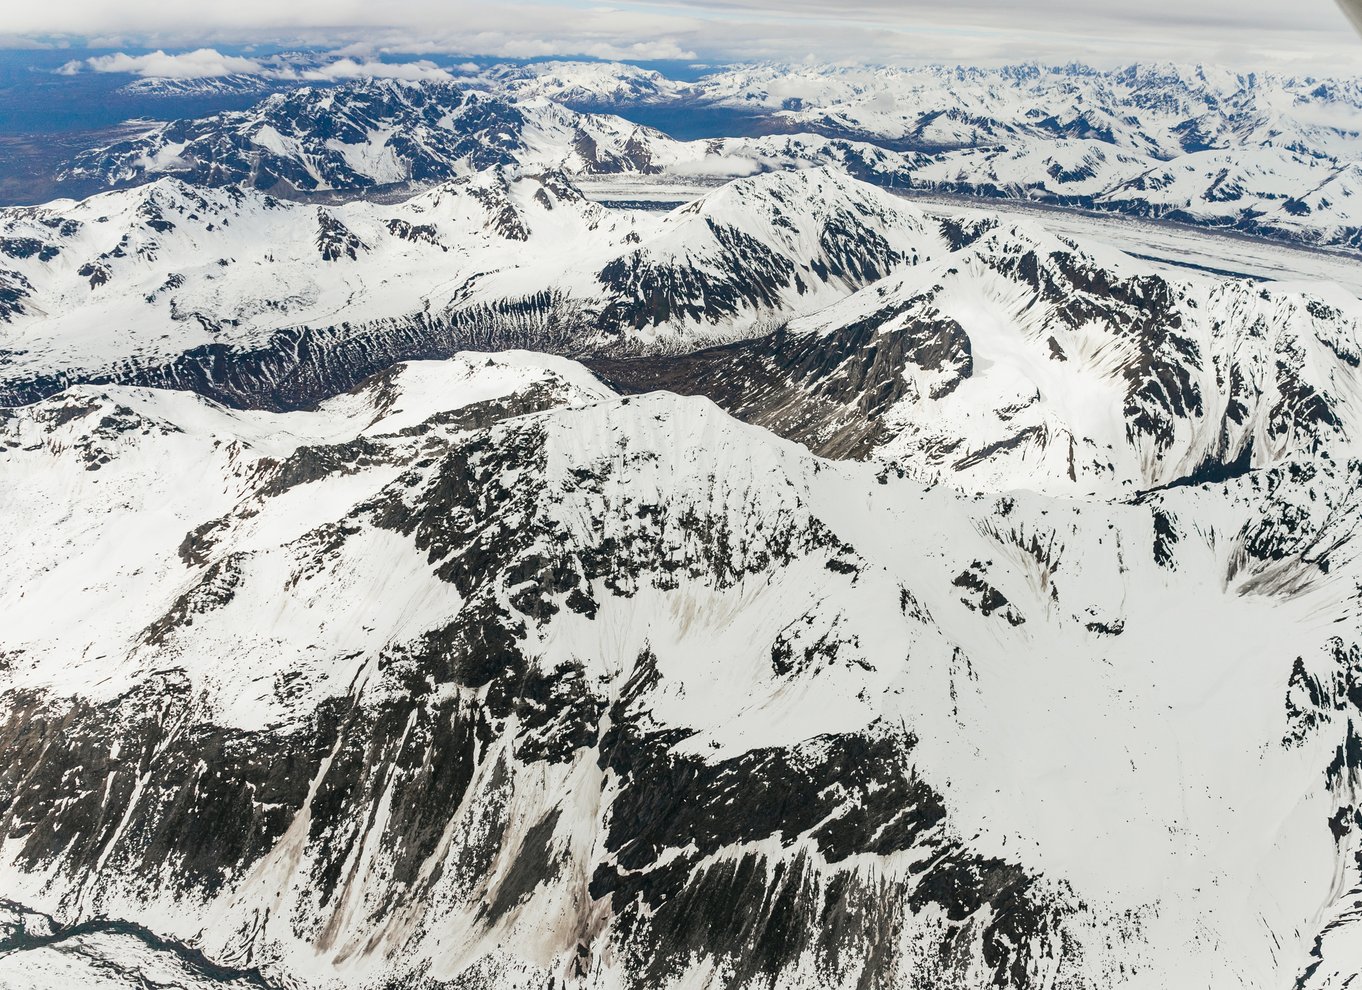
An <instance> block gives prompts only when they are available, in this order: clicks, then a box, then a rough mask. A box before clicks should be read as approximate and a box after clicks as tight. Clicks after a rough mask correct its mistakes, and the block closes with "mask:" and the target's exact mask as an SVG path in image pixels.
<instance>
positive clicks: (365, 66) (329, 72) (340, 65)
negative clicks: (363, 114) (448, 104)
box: [299, 58, 454, 82]
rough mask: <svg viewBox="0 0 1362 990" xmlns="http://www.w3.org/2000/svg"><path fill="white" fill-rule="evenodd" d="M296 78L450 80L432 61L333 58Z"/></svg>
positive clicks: (316, 79)
mask: <svg viewBox="0 0 1362 990" xmlns="http://www.w3.org/2000/svg"><path fill="white" fill-rule="evenodd" d="M299 78H302V79H309V80H314V81H318V82H323V81H330V80H336V79H401V80H405V81H408V82H448V81H449V80H451V79H453V78H454V77H453V76H452V75H451V74H450V73H449V72H447V71H446V70H444V69H442V68H440V67H439V66H438V65H436V64H435V63H434V62H427V61H419V62H375V61H372V60H370V61H365V62H357V61H355V60H354V59H352V58H342V59H337V60H336V61H334V62H328V63H326V64H325V65H323V66H321V67H319V68H316V69H308V70H307V71H305V72H303V73H301V74H300V76H299Z"/></svg>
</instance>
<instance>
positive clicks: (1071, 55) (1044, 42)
mask: <svg viewBox="0 0 1362 990" xmlns="http://www.w3.org/2000/svg"><path fill="white" fill-rule="evenodd" d="M0 21H3V27H4V30H6V31H8V32H10V33H11V34H21V35H26V36H29V37H40V38H45V39H48V40H50V39H52V38H59V37H63V36H67V37H79V38H90V37H92V36H102V37H103V38H104V39H105V40H106V41H108V40H113V39H122V40H119V41H118V42H117V44H118V45H120V46H132V45H161V46H172V45H173V46H177V47H179V46H185V47H187V46H192V45H204V44H216V45H219V46H223V45H227V44H246V43H252V42H258V43H270V44H276V45H312V46H326V47H331V48H340V46H346V47H345V48H343V49H341V53H342V57H345V58H351V59H354V60H355V61H356V62H358V63H359V64H361V65H363V64H368V63H369V62H371V61H372V60H373V59H374V58H376V56H377V55H378V54H380V53H382V54H393V53H408V54H422V53H425V54H430V53H437V52H438V53H442V54H453V55H463V56H467V55H491V56H499V57H512V58H513V57H522V58H525V57H537V56H544V55H558V56H571V55H594V56H598V57H601V58H607V59H629V60H648V59H682V60H690V59H693V58H701V59H704V60H705V61H710V62H713V61H727V60H735V59H764V58H769V59H779V60H782V61H788V60H791V59H800V58H803V57H804V56H805V55H806V54H809V53H813V54H814V55H815V57H816V58H817V59H818V60H820V61H837V60H843V59H852V60H856V61H859V62H886V63H906V62H924V61H935V62H957V61H977V62H1002V61H1013V62H1015V61H1022V60H1027V59H1037V60H1043V61H1067V60H1070V59H1078V60H1085V61H1092V62H1096V63H1098V64H1107V65H1110V64H1118V63H1128V62H1131V61H1137V60H1149V59H1168V60H1178V61H1207V62H1223V63H1226V64H1231V65H1244V66H1255V65H1257V66H1264V67H1273V66H1281V65H1285V66H1289V67H1296V68H1301V69H1304V70H1307V71H1313V72H1322V71H1326V70H1327V69H1329V68H1342V69H1344V70H1345V71H1349V72H1356V71H1358V66H1359V63H1362V58H1360V57H1359V56H1362V43H1359V42H1358V40H1357V38H1356V37H1355V36H1354V34H1353V32H1352V31H1351V29H1350V27H1349V25H1348V21H1347V19H1346V18H1345V17H1344V16H1343V14H1342V13H1340V11H1339V10H1338V8H1337V7H1336V5H1335V4H1334V3H1333V2H1332V0H1302V2H1299V3H1283V2H1282V0H1140V2H1138V3H1120V2H1116V0H611V3H610V5H609V6H604V5H600V4H599V0H502V2H498V3H488V2H486V0H387V2H385V3H382V4H376V3H373V2H371V0H288V2H281V0H231V2H227V0H213V2H200V3H193V4H167V3H165V2H164V0H120V2H119V3H117V4H111V3H108V2H107V0H60V2H55V3H46V4H41V3H29V4H20V3H17V2H16V3H11V4H9V5H7V9H6V10H5V12H4V14H3V15H0Z"/></svg>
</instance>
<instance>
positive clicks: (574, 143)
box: [58, 63, 1362, 249]
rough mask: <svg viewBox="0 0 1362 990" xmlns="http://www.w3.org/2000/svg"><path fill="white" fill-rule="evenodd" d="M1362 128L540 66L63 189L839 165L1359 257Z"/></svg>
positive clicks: (1308, 85)
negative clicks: (715, 134)
mask: <svg viewBox="0 0 1362 990" xmlns="http://www.w3.org/2000/svg"><path fill="white" fill-rule="evenodd" d="M239 84H243V83H239V81H238V82H233V83H232V85H234V86H236V85H239ZM168 85H169V84H168ZM175 85H178V84H175ZM796 93H797V94H799V95H797V96H796V95H793V94H796ZM569 106H573V107H577V109H576V110H573V109H569V108H568V107H569ZM661 106H665V107H669V108H671V109H672V110H673V111H676V112H680V109H681V108H686V107H697V108H700V107H705V108H715V107H718V108H728V109H730V110H733V111H735V112H736V111H738V110H742V111H743V112H744V113H745V114H746V116H744V117H743V118H741V126H740V127H739V130H741V131H743V132H744V133H742V134H736V135H729V136H725V137H723V138H714V139H707V140H701V141H676V140H673V139H671V138H669V137H667V136H666V135H665V134H664V133H662V132H661V131H659V130H657V129H655V128H651V127H644V126H639V125H635V124H630V123H628V122H627V121H626V120H624V119H622V118H621V117H619V116H616V115H615V114H625V115H628V114H629V113H631V112H633V113H635V114H636V115H637V114H640V113H644V112H645V111H647V110H648V109H649V108H657V107H661ZM604 108H609V109H610V110H611V111H612V113H601V112H599V111H601V110H602V109H604ZM1360 126H1362V87H1359V85H1358V84H1357V83H1356V82H1355V81H1316V80H1309V79H1288V78H1280V77H1276V76H1258V75H1253V74H1248V75H1232V74H1227V73H1215V72H1211V71H1209V70H1206V69H1200V68H1198V69H1176V68H1174V67H1158V66H1154V67H1138V66H1137V67H1132V68H1129V69H1125V70H1121V71H1119V72H1094V71H1093V70H1090V69H1086V68H1084V67H1077V66H1076V67H1068V68H1064V69H1040V68H1036V67H1023V68H1012V69H1002V70H992V71H985V70H944V69H929V70H915V71H891V70H879V71H866V70H857V71H852V70H790V69H789V68H788V67H758V68H747V69H735V70H728V71H724V72H718V73H715V74H713V75H711V76H707V77H705V78H704V79H703V80H701V81H700V82H697V83H675V82H672V81H670V80H667V79H665V78H663V77H661V76H659V75H658V74H657V73H654V72H647V71H644V70H640V69H637V68H634V67H629V66H621V65H611V64H594V63H581V64H578V63H544V64H537V65H533V66H528V67H516V68H502V69H493V70H489V71H487V72H484V73H482V74H481V75H479V76H476V77H472V78H470V79H469V80H460V81H456V82H448V83H426V84H410V83H396V82H378V83H373V82H370V83H351V84H346V85H343V86H337V87H323V88H308V87H304V88H296V89H290V91H289V92H287V93H280V94H275V95H272V96H269V97H267V98H266V99H265V100H264V101H263V102H262V103H260V104H259V105H258V106H256V107H255V108H253V109H251V110H248V111H243V112H229V113H223V114H219V115H216V116H211V117H207V118H202V119H196V120H186V121H177V122H174V123H171V124H165V125H160V126H156V127H152V128H149V129H148V130H147V131H146V132H145V133H144V134H142V135H140V136H134V137H131V138H129V139H126V140H122V141H119V142H118V143H115V144H112V145H108V146H103V147H97V148H91V149H89V150H88V151H85V152H83V153H81V154H79V155H77V156H76V157H75V158H74V159H72V160H71V161H69V162H68V163H67V164H65V165H64V166H62V167H61V168H60V169H59V170H58V179H59V180H60V181H61V182H64V183H66V184H68V185H69V186H70V187H71V188H73V189H82V190H88V189H94V188H101V187H111V186H125V185H129V184H134V183H137V182H143V181H150V180H152V179H154V178H156V177H157V176H159V175H167V174H168V175H176V176H178V177H180V178H184V179H186V180H188V181H192V182H196V183H200V184H208V185H224V184H233V183H243V182H244V183H247V184H251V185H254V186H255V187H257V188H261V189H270V190H273V191H275V192H276V193H277V194H278V193H289V192H295V191H297V192H309V191H317V190H328V191H338V192H342V193H344V192H357V191H360V190H366V189H371V188H373V187H375V186H410V185H412V184H417V185H420V184H427V183H430V182H436V181H441V180H443V179H447V178H450V177H452V176H454V175H457V174H461V171H467V170H468V169H470V168H471V169H478V168H482V167H486V166H487V165H488V164H511V163H517V164H520V165H522V166H524V167H527V168H531V169H542V168H546V167H551V168H560V169H564V170H567V171H569V172H575V173H584V174H590V173H602V172H607V173H608V172H618V173H641V174H662V175H670V176H693V175H696V174H701V175H711V176H727V175H741V174H746V173H750V172H752V171H755V170H761V169H769V168H785V167H793V166H802V165H805V164H808V163H809V162H813V163H818V164H823V163H836V164H838V165H839V166H840V167H842V168H843V169H844V170H846V171H847V172H848V173H849V174H851V175H854V176H856V177H858V178H861V179H865V180H867V181H872V182H875V183H877V184H880V185H884V186H888V187H893V188H896V189H900V190H905V191H910V190H911V191H919V192H930V193H936V194H946V195H955V196H968V197H984V198H1002V199H1016V200H1021V201H1025V202H1034V203H1043V204H1048V205H1052V206H1057V207H1061V208H1074V209H1084V210H1097V211H1103V212H1110V213H1114V214H1120V215H1126V216H1136V217H1142V218H1148V219H1155V220H1172V221H1178V222H1181V223H1188V224H1194V225H1205V226H1212V227H1218V228H1225V229H1230V230H1235V231H1241V232H1245V233H1250V234H1254V235H1262V236H1267V237H1273V238H1280V239H1285V240H1289V241H1293V242H1298V243H1304V244H1311V245H1318V246H1329V247H1340V248H1347V249H1354V248H1357V247H1358V246H1359V244H1362V217H1360V216H1359V214H1358V208H1357V207H1356V206H1355V204H1356V203H1357V202H1359V200H1358V198H1357V195H1356V194H1358V193H1359V192H1362V185H1360V184H1359V183H1360V180H1359V175H1360V173H1359V166H1358V165H1357V162H1358V161H1362V134H1360V133H1359V127H1360ZM758 132H768V133H765V134H763V133H758Z"/></svg>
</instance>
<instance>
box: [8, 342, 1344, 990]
mask: <svg viewBox="0 0 1362 990" xmlns="http://www.w3.org/2000/svg"><path fill="white" fill-rule="evenodd" d="M940 363H942V364H943V365H944V364H945V363H948V362H944V361H943V362H940ZM1349 401H1351V400H1349ZM1336 407H1337V408H1340V410H1341V405H1339V404H1338V402H1337V401H1336ZM1349 408H1351V407H1350V406H1349ZM1336 415H1337V417H1338V418H1339V419H1340V420H1342V419H1344V418H1345V413H1344V412H1343V411H1339V412H1338V413H1336ZM0 431H2V432H0V436H3V440H0V447H2V448H3V454H2V455H0V471H3V474H4V479H3V480H4V486H5V489H4V490H5V491H6V493H7V505H8V510H7V511H6V513H5V514H4V516H3V519H2V520H0V544H2V545H3V550H4V553H5V559H6V560H7V561H8V564H7V567H8V572H9V577H8V578H7V579H6V581H5V583H4V587H3V595H4V599H3V605H2V607H3V608H4V612H5V614H6V615H7V616H8V617H9V619H8V620H7V623H6V629H5V633H4V638H3V645H4V652H3V663H2V664H0V699H2V700H0V706H2V707H0V746H3V748H4V751H5V752H7V753H11V754H14V757H15V758H14V759H12V760H9V761H7V763H6V764H5V767H4V769H3V770H0V793H3V794H4V795H5V806H4V843H3V855H4V866H3V869H4V880H5V889H6V890H7V891H9V892H11V896H12V897H14V898H15V899H16V900H17V901H18V902H20V903H22V904H24V905H26V909H27V910H28V911H29V912H39V911H40V912H43V913H44V914H45V915H47V916H49V917H50V918H51V919H52V920H50V921H44V920H42V918H41V917H40V916H39V915H37V914H33V913H30V914H28V915H24V914H23V910H22V909H18V908H15V909H13V911H14V913H15V915H16V916H17V920H15V921H14V922H13V923H12V924H10V925H9V928H8V929H7V931H8V934H7V935H6V936H5V938H6V941H4V942H0V964H3V966H7V967H11V968H12V969H11V971H18V972H39V971H42V970H41V967H44V966H46V967H49V969H50V968H51V967H52V966H55V965H61V966H65V967H68V969H66V970H64V971H67V972H78V971H80V970H78V969H75V968H74V967H77V966H78V965H87V964H88V965H95V963H90V959H91V958H98V957H99V953H104V956H105V957H111V958H114V959H116V960H121V961H120V962H119V965H120V966H122V967H123V968H124V969H125V970H127V971H129V972H136V971H137V967H136V966H135V965H133V964H131V963H129V960H130V959H134V960H137V959H142V958H144V957H145V958H146V959H151V960H154V961H155V962H156V965H162V966H167V967H169V966H171V965H172V963H173V964H174V965H175V966H178V967H179V969H177V970H176V973H177V974H179V975H177V976H176V977H175V979H177V980H180V981H181V982H180V984H179V985H184V986H197V985H200V984H197V983H194V982H192V981H193V980H199V981H201V982H203V981H209V982H211V981H213V980H217V981H218V982H220V983H226V984H227V985H233V981H235V982H236V983H237V984H240V985H255V983H254V981H261V982H265V983H269V984H271V985H301V986H313V985H316V986H331V985H340V986H356V987H396V986H408V985H413V984H415V985H422V986H497V987H501V986H507V987H511V986H530V985H534V986H540V985H544V984H546V983H554V984H555V985H568V986H595V987H621V986H625V987H628V986H639V987H641V986H690V985H696V981H697V980H699V981H702V982H703V981H705V980H710V981H715V982H718V983H721V984H723V985H729V986H751V987H758V986H803V985H809V986H814V985H817V986H828V985H834V986H883V987H912V986H924V985H925V986H933V985H942V984H950V985H952V986H963V987H971V986H976V987H984V986H1007V987H1041V986H1068V987H1089V986H1090V987H1108V986H1113V985H1125V986H1149V987H1155V986H1158V987H1162V986H1169V985H1177V984H1179V983H1183V982H1191V983H1194V984H1195V985H1198V986H1215V987H1221V986H1225V987H1228V986H1238V985H1242V984H1248V985H1262V986H1271V985H1285V984H1287V983H1290V982H1291V981H1293V980H1295V979H1296V977H1297V976H1300V975H1302V974H1305V973H1306V970H1307V968H1308V967H1310V966H1311V965H1312V959H1311V956H1310V953H1311V952H1312V950H1314V951H1316V952H1318V954H1319V956H1320V958H1319V959H1316V960H1313V964H1314V967H1315V968H1313V969H1311V970H1310V972H1309V974H1307V975H1308V977H1309V979H1318V978H1320V974H1325V973H1327V972H1328V971H1329V970H1328V968H1327V967H1328V966H1330V965H1333V964H1334V961H1335V960H1337V959H1338V958H1339V953H1337V952H1336V951H1334V950H1332V948H1331V945H1332V943H1333V942H1337V941H1338V939H1339V936H1338V934H1337V933H1338V932H1339V931H1341V930H1344V931H1346V929H1344V928H1342V926H1344V925H1346V924H1347V919H1348V914H1347V903H1348V901H1347V897H1346V895H1344V893H1343V892H1344V891H1346V890H1347V889H1350V887H1352V886H1356V885H1357V884H1358V883H1359V881H1362V874H1360V873H1359V868H1358V864H1357V861H1356V859H1355V855H1354V852H1355V848H1354V847H1355V844H1356V834H1357V832H1356V829H1357V828H1358V825H1359V822H1360V821H1362V820H1360V819H1359V818H1358V812H1357V810H1356V800H1355V796H1354V795H1355V784H1354V782H1353V777H1354V774H1355V772H1356V767H1355V764H1356V763H1357V762H1358V761H1357V759H1356V757H1355V754H1354V750H1355V749H1356V746H1355V745H1354V739H1355V737H1356V731H1355V729H1354V727H1353V726H1354V723H1355V722H1357V721H1358V720H1359V719H1362V712H1359V711H1358V709H1357V700H1356V699H1355V698H1354V697H1353V695H1354V694H1355V692H1353V691H1352V689H1351V687H1350V685H1351V683H1352V677H1353V673H1354V671H1353V667H1354V666H1356V663H1355V662H1354V655H1355V653H1356V649H1357V647H1356V643H1357V642H1358V639H1357V633H1358V631H1357V621H1358V619H1357V612H1356V600H1357V599H1356V594H1357V588H1358V586H1359V583H1360V582H1362V575H1359V568H1358V562H1357V561H1356V560H1355V558H1354V554H1353V552H1352V544H1351V541H1350V535H1351V530H1352V525H1353V521H1354V520H1355V518H1356V515H1355V513H1356V504H1355V503H1356V494H1355V493H1356V491H1357V482H1358V480H1359V479H1358V477H1357V476H1358V473H1359V468H1358V467H1357V466H1356V463H1355V462H1354V461H1352V460H1351V458H1352V457H1353V456H1355V455H1354V453H1353V449H1352V445H1351V443H1350V442H1349V441H1347V440H1345V439H1344V438H1342V437H1333V436H1331V435H1329V434H1327V433H1321V435H1320V436H1321V443H1322V444H1324V443H1327V444H1328V446H1327V454H1328V456H1323V454H1322V453H1321V454H1320V455H1319V456H1313V457H1311V458H1304V457H1297V456H1289V455H1284V456H1283V458H1282V459H1281V460H1280V461H1278V462H1276V463H1274V464H1272V465H1271V466H1264V467H1262V468H1260V469H1256V470H1250V471H1248V472H1246V473H1244V474H1241V475H1236V476H1227V477H1226V478H1224V479H1222V480H1217V481H1216V482H1215V483H1214V484H1187V485H1183V486H1180V487H1176V488H1170V489H1167V490H1164V491H1161V492H1157V493H1151V494H1146V495H1143V496H1141V497H1139V498H1134V499H1130V498H1126V497H1124V496H1122V495H1120V494H1113V495H1111V496H1103V495H1101V494H1094V495H1090V496H1088V497H1085V498H1073V497H1055V496H1048V495H1043V494H1036V493H1026V492H1021V491H1013V492H1008V493H1003V492H995V493H993V494H988V495H982V496H980V495H971V494H965V493H963V492H961V491H960V490H958V489H956V488H954V487H952V486H950V485H935V486H928V485H924V484H923V483H921V482H919V481H917V480H914V478H913V476H912V475H913V474H914V473H915V471H914V470H912V469H911V468H912V463H911V458H909V459H908V460H907V461H906V462H905V463H904V465H903V466H902V467H901V466H900V465H895V464H893V463H890V462H884V461H876V460H873V459H872V460H871V461H869V462H867V463H858V462H854V461H841V462H834V461H828V460H822V459H819V458H818V457H816V456H814V455H812V454H811V453H809V452H808V451H807V450H806V449H804V448H803V447H801V446H798V445H796V444H793V443H790V442H787V441H784V440H781V439H778V438H776V437H775V436H773V435H772V434H771V433H769V432H767V431H765V430H763V429H760V428H758V427H755V426H751V425H746V424H742V423H740V422H738V421H736V420H734V419H732V418H730V417H729V416H728V415H727V414H725V413H724V412H723V411H721V410H720V409H719V408H717V407H716V406H715V405H713V404H712V403H711V402H709V401H708V400H706V399H703V398H682V397H678V396H675V395H670V394H666V393H653V394H647V395H637V396H632V397H621V396H618V395H616V394H614V393H612V392H611V391H610V390H608V389H607V388H605V387H604V386H603V385H602V384H601V383H600V382H599V381H598V380H596V379H594V378H593V377H592V376H591V375H589V374H588V373H586V372H585V371H584V370H583V369H582V368H581V367H580V366H577V365H574V364H572V363H570V362H567V361H562V360H556V359H551V358H544V357H539V356H532V355H527V354H509V355H503V356H489V355H473V354H468V355H462V356H460V357H458V358H456V359H455V360H452V361H447V362H430V363H415V364H408V365H401V366H398V367H395V368H394V369H392V370H391V371H390V372H388V373H386V374H383V375H381V376H378V377H376V378H374V379H371V380H370V381H368V382H366V383H365V384H364V385H363V386H362V387H361V388H359V389H357V390H355V391H353V392H351V393H348V394H344V395H340V396H336V397H334V398H332V399H329V400H327V401H326V402H324V403H323V404H322V405H320V406H319V407H318V408H317V409H315V410H313V411H311V412H295V413H268V412H241V411H232V410H230V409H226V408H224V407H221V406H218V405H215V404H213V403H211V402H208V401H205V400H204V399H202V398H200V397H197V396H194V395H192V394H188V393H183V392H167V391H159V390H154V389H144V388H129V387H81V388H78V389H73V390H70V391H67V392H65V393H63V394H62V395H60V396H56V397H54V398H52V399H49V400H46V401H44V402H40V403H37V404H35V405H31V406H27V407H24V408H19V409H12V410H8V411H6V412H5V414H4V418H3V425H2V426H0ZM1325 449H1326V448H1321V450H1322V451H1323V450H1325ZM1155 456H1158V454H1157V452H1156V454H1155ZM1169 456H1170V457H1174V456H1178V457H1180V456H1181V455H1180V454H1177V453H1175V454H1170V455H1169ZM917 467H918V470H917V472H916V473H921V472H923V471H926V470H927V469H928V468H929V467H931V465H926V464H923V465H918V466H917ZM1321 907H1325V909H1326V910H1328V911H1331V912H1333V913H1334V915H1336V917H1331V918H1330V919H1329V920H1328V921H1327V922H1321V920H1320V911H1321ZM100 917H106V918H117V919H124V920H125V921H127V922H129V923H130V924H131V926H132V927H126V928H124V929H117V930H102V929H100V928H99V927H98V925H95V927H93V928H90V927H86V928H74V929H66V928H63V926H65V925H71V924H79V923H80V922H83V921H87V920H88V919H95V918H100ZM44 926H46V927H44ZM136 926H142V927H136ZM45 932H48V933H50V934H45ZM152 933H154V936H153V935H152ZM1268 934H1270V935H1271V937H1270V938H1268V937H1266V936H1267V935H1268ZM1317 936H1318V937H1319V948H1318V949H1315V940H1316V937H1317ZM92 939H93V940H94V941H95V945H94V947H93V948H92V947H91V940H92ZM157 939H159V940H160V941H159V942H158V941H156V940H157ZM1344 941H1345V944H1346V939H1345V940H1344ZM1216 946H1218V947H1219V948H1213V947H1216ZM134 950H135V951H134ZM192 951H199V952H201V953H202V956H201V957H199V956H193V955H185V953H186V952H192ZM92 953H93V956H92ZM25 960H30V962H28V963H26V962H25ZM210 960H211V962H209V961H210ZM138 965H140V963H139V964H138ZM24 966H27V969H18V970H15V969H13V968H14V967H24ZM205 967H207V968H205ZM212 967H217V968H216V969H214V968H212ZM0 971H2V970H0ZM186 974H187V975H186ZM171 985H176V984H174V983H171ZM1307 985H1309V983H1308V980H1307ZM1320 985H1324V984H1320Z"/></svg>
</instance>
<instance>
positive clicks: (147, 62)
mask: <svg viewBox="0 0 1362 990" xmlns="http://www.w3.org/2000/svg"><path fill="white" fill-rule="evenodd" d="M261 69H262V66H261V64H260V63H259V62H257V61H255V60H254V59H250V58H242V57H240V56H237V55H224V54H222V52H220V51H217V50H216V49H213V48H200V49H198V50H196V51H192V52H184V53H183V54H180V55H167V54H166V53H165V52H163V51H155V52H152V53H150V54H149V55H128V54H125V53H124V52H118V53H117V54H114V55H97V56H95V57H94V58H87V59H85V60H84V61H76V62H67V63H66V64H65V65H63V66H62V67H61V68H60V69H58V70H57V71H58V72H61V73H62V74H63V75H74V74H75V73H77V72H81V71H84V70H89V71H91V72H126V73H130V74H132V75H134V76H145V77H154V78H157V79H212V78H217V77H220V76H233V75H249V74H251V73H256V72H260V71H261Z"/></svg>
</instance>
